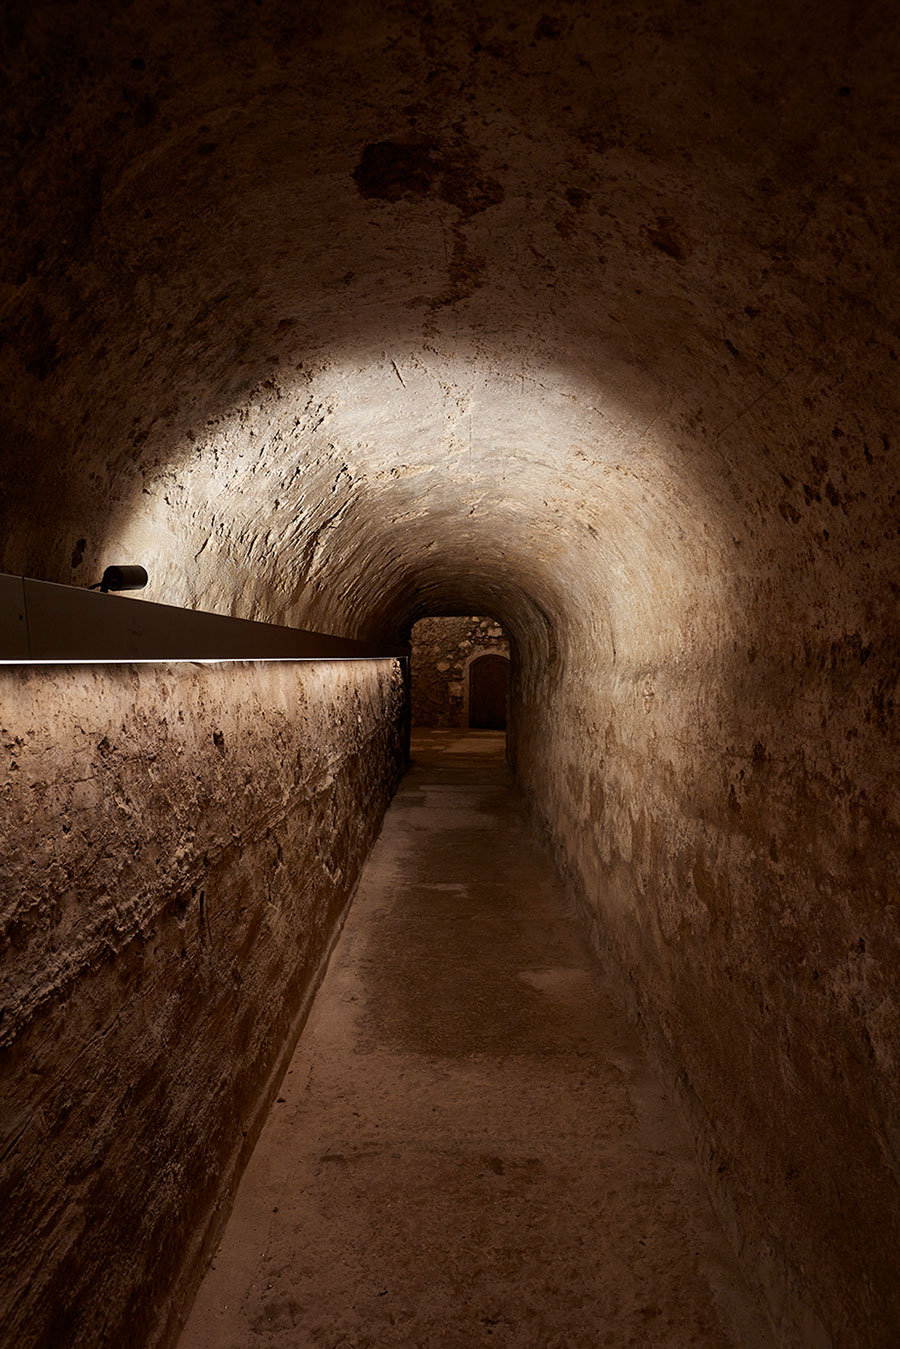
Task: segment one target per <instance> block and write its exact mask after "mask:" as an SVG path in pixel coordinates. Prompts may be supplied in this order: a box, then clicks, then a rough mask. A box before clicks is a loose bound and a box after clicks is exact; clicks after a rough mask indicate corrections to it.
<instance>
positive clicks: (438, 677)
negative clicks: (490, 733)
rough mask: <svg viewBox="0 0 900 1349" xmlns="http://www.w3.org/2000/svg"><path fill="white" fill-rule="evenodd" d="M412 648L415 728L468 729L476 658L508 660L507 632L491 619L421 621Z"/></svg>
mask: <svg viewBox="0 0 900 1349" xmlns="http://www.w3.org/2000/svg"><path fill="white" fill-rule="evenodd" d="M411 644H412V657H411V662H410V667H411V675H412V724H413V726H447V727H453V726H467V725H468V724H469V715H468V714H469V687H468V667H469V664H470V662H471V659H472V657H473V656H476V655H487V654H495V655H499V656H508V655H509V642H508V641H507V639H506V637H505V636H504V634H503V629H502V628H501V627H500V625H499V624H498V623H496V622H495V621H494V619H492V618H479V617H470V618H422V619H420V620H419V622H418V623H416V624H415V625H414V627H413V630H412V638H411Z"/></svg>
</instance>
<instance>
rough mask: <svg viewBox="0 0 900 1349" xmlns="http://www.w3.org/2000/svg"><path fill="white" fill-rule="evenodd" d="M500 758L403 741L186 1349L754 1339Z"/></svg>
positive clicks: (427, 741)
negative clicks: (403, 752) (405, 750)
mask: <svg viewBox="0 0 900 1349" xmlns="http://www.w3.org/2000/svg"><path fill="white" fill-rule="evenodd" d="M503 744H504V737H503V735H502V734H497V733H494V732H458V731H439V732H436V731H424V732H417V733H416V734H415V737H414V742H413V767H412V770H411V772H410V773H409V775H408V776H407V778H406V779H405V780H404V782H403V784H402V786H401V789H400V791H399V793H398V795H397V797H396V799H395V802H394V804H393V806H392V807H391V809H390V810H389V812H388V815H387V817H386V820H385V825H384V829H383V832H382V834H381V837H380V839H379V841H378V843H377V844H376V846H375V849H374V851H373V853H372V855H371V857H370V860H369V862H368V864H367V867H366V869H365V872H364V875H363V878H362V882H361V885H360V888H359V891H358V894H357V897H356V900H355V902H354V904H353V906H352V909H351V912H350V914H349V917H348V919H347V923H346V925H345V928H344V931H343V933H342V935H341V937H340V940H339V942H338V944H337V946H336V948H335V951H334V953H333V956H332V959H331V963H330V966H329V969H328V972H327V975H326V977H325V980H324V983H323V985H322V987H321V989H320V991H319V993H318V996H317V998H316V1001H315V1003H314V1006H313V1009H312V1013H311V1015H310V1018H309V1021H308V1023H307V1027H306V1030H305V1031H304V1034H303V1035H302V1036H301V1039H300V1043H299V1045H298V1048H297V1050H296V1053H295V1055H294V1058H293V1060H292V1064H291V1067H290V1069H289V1072H288V1074H287V1076H286V1078H285V1081H284V1083H283V1085H282V1089H281V1091H280V1093H279V1097H278V1100H277V1103H276V1104H275V1105H274V1106H273V1108H272V1112H271V1115H270V1118H269V1120H268V1122H267V1124H266V1126H265V1128H264V1130H263V1134H262V1137H261V1139H260V1141H259V1144H258V1146H257V1148H256V1151H255V1153H254V1156H253V1158H252V1160H251V1162H250V1165H249V1167H248V1169H247V1171H246V1173H245V1175H244V1178H243V1180H242V1183H241V1186H240V1189H239V1192H238V1196H237V1201H236V1203H235V1207H234V1211H233V1213H232V1216H231V1218H230V1220H229V1223H228V1226H227V1228H226V1231H225V1235H224V1239H223V1241H222V1244H221V1246H220V1249H219V1251H218V1253H217V1255H216V1258H215V1261H214V1263H213V1267H212V1268H211V1270H210V1271H209V1273H208V1275H207V1277H206V1279H205V1281H204V1283H203V1284H202V1286H201V1288H200V1292H199V1294H198V1297H197V1299H196V1301H195V1304H194V1307H193V1310H192V1312H191V1315H190V1318H189V1321H188V1324H187V1326H186V1328H185V1330H184V1333H183V1336H182V1339H181V1349H246V1346H254V1345H278V1346H284V1347H285V1349H287V1346H291V1347H292V1349H295V1347H297V1346H306V1345H327V1346H332V1347H333V1349H337V1346H348V1347H349V1346H353V1349H361V1347H362V1346H382V1345H409V1346H442V1349H443V1347H444V1346H448V1347H449V1346H453V1347H454V1349H466V1347H468V1346H473V1345H480V1344H493V1345H497V1344H500V1345H508V1346H540V1347H541V1349H550V1346H557V1347H558V1349H563V1346H564V1347H565V1349H574V1347H575V1346H585V1349H587V1346H596V1345H612V1346H624V1345H634V1346H646V1345H665V1346H667V1349H677V1347H678V1346H684V1345H698V1346H703V1347H704V1349H712V1347H713V1346H725V1345H733V1346H741V1347H742V1349H744V1347H745V1346H757V1345H759V1346H762V1345H765V1344H766V1343H767V1342H768V1341H767V1339H766V1334H765V1331H764V1330H763V1328H762V1325H761V1323H760V1321H759V1320H758V1317H757V1313H756V1312H755V1310H754V1306H753V1302H752V1299H751V1298H750V1296H749V1294H748V1292H747V1290H746V1288H745V1286H744V1284H743V1282H742V1279H741V1276H740V1274H739V1272H738V1270H737V1267H736V1264H735V1262H734V1260H733V1257H732V1256H731V1254H730V1251H729V1249H728V1247H727V1245H726V1242H725V1239H724V1237H723V1235H722V1233H721V1230H720V1228H719V1227H718V1224H717V1222H716V1219H715V1218H714V1216H713V1213H712V1210H711V1208H710V1206H709V1203H708V1200H707V1199H706V1197H705V1194H704V1191H703V1187H702V1184H701V1181H700V1178H699V1173H698V1171H697V1170H696V1168H695V1165H694V1163H693V1160H692V1157H691V1153H690V1148H689V1145H688V1141H687V1138H686V1135H685V1131H684V1128H683V1126H682V1125H681V1122H680V1119H679V1117H678V1116H677V1113H676V1111H675V1108H674V1106H673V1105H672V1104H671V1103H670V1102H669V1101H668V1099H667V1098H666V1096H665V1094H664V1093H663V1092H662V1091H661V1090H660V1088H659V1086H658V1085H657V1083H656V1081H655V1079H654V1077H653V1075H652V1073H651V1071H650V1070H649V1069H648V1066H647V1063H646V1060H645V1058H644V1056H643V1054H642V1051H641V1048H640V1044H639V1042H638V1040H637V1037H636V1035H635V1033H634V1031H633V1030H632V1029H631V1028H630V1026H629V1024H628V1022H627V1021H626V1020H625V1019H624V1018H623V1015H622V1013H621V1012H620V1011H619V1010H618V1008H617V1005H616V1003H615V1001H614V1000H613V998H612V997H611V995H610V992H609V990H608V989H607V987H606V985H605V982H604V979H603V976H602V975H601V973H600V972H599V970H598V968H597V965H596V962H595V960H594V958H593V956H592V954H591V951H590V949H589V947H588V945H587V942H586V940H585V938H584V936H583V934H582V931H581V929H580V926H579V925H578V924H577V922H576V921H575V919H574V917H573V915H572V914H571V913H570V911H569V906H568V905H567V903H566V899H565V895H564V892H563V890H562V887H561V885H560V883H559V881H558V879H557V877H556V875H555V872H554V871H553V868H552V865H551V863H550V861H549V859H548V858H547V856H546V855H545V854H544V853H543V851H542V850H541V848H540V847H539V845H538V843H537V842H536V841H535V839H534V838H533V836H532V835H531V833H530V831H529V829H528V826H527V824H526V822H525V820H524V818H523V816H522V813H521V808H520V805H519V802H518V798H517V796H516V794H515V792H514V790H513V789H512V788H511V787H510V786H509V782H508V778H507V776H506V771H505V766H504V762H503Z"/></svg>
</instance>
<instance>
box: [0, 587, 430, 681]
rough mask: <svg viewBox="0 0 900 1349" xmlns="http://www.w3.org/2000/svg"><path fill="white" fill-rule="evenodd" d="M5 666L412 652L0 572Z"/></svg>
mask: <svg viewBox="0 0 900 1349" xmlns="http://www.w3.org/2000/svg"><path fill="white" fill-rule="evenodd" d="M0 634H2V636H0V664H4V665H132V664H134V665H146V664H155V663H170V662H175V661H193V662H201V661H206V662H210V663H212V662H218V661H242V660H245V661H246V660H259V661H309V660H383V659H391V658H398V657H401V656H408V655H409V648H408V647H401V646H379V645H375V644H372V643H369V642H357V641H354V640H352V639H350V638H348V637H332V636H330V635H329V634H327V633H324V632H308V631H306V630H305V629H303V628H285V627H281V626H279V625H278V624H276V623H254V622H252V621H251V620H250V619H245V618H228V617H226V616H225V615H223V614H210V613H206V612H204V611H203V610H195V609H179V608H177V607H176V606H175V605H171V604H155V603H153V602H152V601H150V600H130V599H125V598H124V597H123V596H121V595H107V594H101V593H99V592H98V591H96V590H82V589H80V588H79V587H77V586H66V585H55V584H53V583H52V582H50V581H35V580H32V579H31V578H30V577H27V576H8V575H4V574H0Z"/></svg>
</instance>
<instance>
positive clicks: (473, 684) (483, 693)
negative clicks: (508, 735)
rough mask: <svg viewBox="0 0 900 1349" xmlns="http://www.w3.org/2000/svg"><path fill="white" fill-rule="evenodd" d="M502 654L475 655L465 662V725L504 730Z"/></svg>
mask: <svg viewBox="0 0 900 1349" xmlns="http://www.w3.org/2000/svg"><path fill="white" fill-rule="evenodd" d="M508 685H509V661H508V660H507V658H506V656H479V657H478V659H477V660H473V661H472V664H471V665H470V666H469V725H470V726H473V727H478V728H479V729H480V730H486V731H487V730H490V731H505V730H506V690H507V687H508Z"/></svg>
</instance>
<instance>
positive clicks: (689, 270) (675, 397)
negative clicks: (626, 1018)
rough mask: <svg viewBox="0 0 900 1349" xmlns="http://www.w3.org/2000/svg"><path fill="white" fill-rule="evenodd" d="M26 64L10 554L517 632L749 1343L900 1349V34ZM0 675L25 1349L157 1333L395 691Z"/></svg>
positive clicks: (8, 255)
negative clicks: (741, 1294) (740, 1271)
mask: <svg viewBox="0 0 900 1349" xmlns="http://www.w3.org/2000/svg"><path fill="white" fill-rule="evenodd" d="M2 24H3V30H2V39H0V41H2V71H3V87H4V98H3V105H4V123H3V124H4V143H5V165H6V167H5V172H4V175H3V188H2V194H3V199H4V214H3V225H2V239H3V248H2V267H3V289H2V301H0V305H2V308H0V313H2V319H0V365H2V386H3V393H4V397H3V404H2V410H0V426H2V455H0V501H2V508H0V509H2V535H0V570H2V571H3V572H4V573H8V574H11V575H15V576H25V577H33V578H37V579H39V580H44V581H51V582H56V583H62V584H65V585H71V586H76V587H84V586H88V585H91V584H93V583H95V582H97V581H98V580H99V579H100V576H101V574H102V572H103V569H104V568H105V567H106V566H108V565H110V564H116V565H119V564H121V565H124V564H140V565H143V566H144V567H146V569H147V572H148V574H149V577H150V582H149V585H148V587H147V589H146V591H145V592H143V593H144V595H145V597H146V599H147V600H149V601H151V602H157V603H164V604H169V605H175V606H181V607H184V608H187V609H201V610H207V611H210V612H214V613H219V614H223V615H231V616H235V617H239V618H243V619H253V620H257V621H266V622H276V623H280V624H285V625H290V626H296V627H301V628H307V629H312V630H316V631H321V632H324V633H331V634H335V635H338V636H344V637H351V638H358V639H365V640H368V641H371V642H377V643H382V644H391V643H403V642H405V641H406V640H407V639H408V637H409V633H410V631H411V629H412V627H413V625H414V624H416V623H417V622H419V621H420V620H422V619H425V618H438V617H452V616H463V615H481V616H486V618H487V619H489V620H490V621H492V622H494V623H496V624H497V625H498V626H499V627H500V628H502V630H503V632H504V633H505V634H506V635H507V636H508V638H509V642H510V653H511V662H510V684H509V702H508V708H509V712H508V715H509V726H508V761H509V766H510V770H511V772H512V773H513V774H514V777H515V782H516V788H517V791H518V792H519V794H520V796H521V799H522V802H523V804H524V808H525V809H526V810H527V812H528V816H529V818H530V820H531V822H532V825H533V828H534V830H535V832H536V834H537V835H538V836H539V837H541V838H542V839H544V840H545V841H546V845H547V847H548V848H549V849H550V851H551V854H552V856H553V859H554V862H555V865H556V867H557V869H558V872H559V875H560V877H561V878H562V882H563V884H564V886H565V890H566V894H567V896H568V902H570V903H571V904H572V905H573V907H574V910H575V911H576V912H577V914H578V915H579V921H580V922H581V924H582V925H583V928H584V931H585V932H587V933H588V934H589V936H590V939H591V941H592V943H593V945H594V948H595V951H596V956H597V960H598V962H600V963H601V964H602V965H603V967H604V968H605V969H608V970H609V971H610V972H611V977H613V978H614V979H615V981H616V983H617V987H618V989H619V991H620V996H621V999H622V1002H623V1005H624V1006H626V1007H627V1008H628V1012H629V1015H630V1016H631V1018H632V1020H633V1022H634V1024H635V1025H637V1026H638V1027H639V1028H640V1032H641V1035H642V1036H643V1038H644V1042H645V1043H646V1045H647V1046H648V1052H649V1053H650V1054H651V1055H652V1056H653V1061H654V1062H655V1063H656V1064H657V1066H658V1070H659V1072H660V1073H661V1074H662V1076H663V1078H664V1080H665V1081H666V1082H667V1083H668V1084H669V1090H670V1091H671V1092H672V1093H673V1095H674V1097H676V1098H677V1100H678V1102H679V1106H680V1109H681V1110H682V1112H683V1114H684V1117H685V1119H686V1120H687V1123H688V1127H689V1129H690V1132H691V1137H692V1139H693V1144H694V1147H695V1150H696V1156H697V1158H698V1160H699V1165H700V1167H701V1169H702V1172H703V1175H704V1177H705V1181H706V1184H707V1185H708V1187H709V1192H710V1194H711V1195H712V1198H713V1201H714V1203H715V1205H716V1209H717V1211H718V1212H719V1214H720V1215H721V1221H722V1223H723V1226H724V1229H725V1231H726V1232H727V1234H728V1238H729V1240H730V1242H731V1243H732V1245H733V1247H734V1249H735V1250H736V1251H737V1252H738V1254H739V1256H740V1259H741V1261H742V1262H743V1265H744V1267H745V1268H746V1269H747V1271H748V1277H749V1278H750V1279H751V1281H752V1283H753V1285H754V1287H755V1288H757V1290H758V1293H759V1297H760V1299H761V1304H762V1305H764V1306H765V1307H766V1308H767V1311H766V1315H767V1316H768V1317H769V1318H770V1321H771V1324H772V1327H773V1334H774V1336H775V1342H777V1343H780V1344H784V1345H804V1346H806V1345H815V1346H820V1345H823V1346H824V1345H836V1346H837V1345H840V1346H873V1347H874V1346H888V1345H893V1344H895V1343H896V1342H897V1337H898V1335H900V1294H898V1282H897V1277H896V1275H897V1255H896V1252H897V1249H898V1244H900V1190H898V1181H900V1125H898V1120H900V1113H898V1107H900V1100H898V1087H897V1084H898V1081H900V1072H898V1068H900V1065H898V1047H900V1021H898V1012H900V1002H898V992H897V975H898V969H900V952H898V924H897V916H898V888H897V878H898V875H900V865H898V864H900V857H898V837H900V836H898V823H900V820H898V796H897V791H896V773H897V721H896V707H895V701H896V690H897V680H898V657H900V640H898V633H900V627H898V618H897V612H898V611H897V601H898V584H900V565H898V564H900V514H898V503H900V496H898V458H897V451H896V442H897V438H898V436H900V427H898V398H900V394H898V390H900V381H898V364H897V362H898V352H900V332H898V328H897V313H898V296H897V281H898V266H897V240H896V229H895V218H896V202H897V199H898V192H900V181H898V154H897V143H898V140H897V136H898V125H897V115H898V94H897V86H896V73H895V72H896V69H897V65H898V58H900V51H898V46H900V44H898V22H897V15H896V11H895V8H894V6H892V5H889V4H888V3H887V0H871V2H869V0H865V2H864V3H860V4H857V5H854V6H850V5H847V4H842V3H838V0H826V3H825V4H824V5H823V4H815V5H814V4H812V3H811V0H786V2H785V3H784V4H781V5H778V6H776V7H770V6H763V5H761V4H759V3H756V2H755V0H751V3H740V4H739V3H737V0H721V3H716V4H713V3H711V0H691V2H690V3H688V2H686V0H685V2H683V3H675V0H635V3H633V4H624V3H613V4H609V5H605V6H600V5H594V4H591V3H589V0H558V3H557V2H554V3H551V2H550V0H546V4H541V5H531V4H522V3H519V4H512V3H508V2H507V0H489V3H486V4H474V3H469V0H385V2H384V3H380V4H374V3H372V2H371V0H346V3H343V2H342V3H337V4H334V5H331V6H324V5H319V4H313V3H310V2H309V0H291V3H288V2H287V0H258V2H257V3H252V4H251V3H246V2H245V0H229V2H228V3H207V2H206V0H196V3H193V4H190V5H188V4H186V3H183V0H173V3H170V4H166V5H160V4H154V3H151V0H132V2H131V3H128V4H122V5H119V6H111V7H109V8H108V9H107V10H105V11H104V12H103V14H102V15H100V14H99V12H98V11H97V9H96V7H94V8H93V9H92V7H91V6H89V5H88V4H85V3H83V2H82V3H74V0H73V2H71V3H70V2H69V0H58V2H57V3H49V0H35V2H34V3H25V0H8V3H7V4H6V5H5V6H4V11H3V17H2ZM129 602H138V603H140V602H141V600H137V601H129ZM110 603H125V601H124V600H121V601H120V600H116V599H115V598H113V597H111V599H110ZM2 684H3V696H2V704H0V705H2V736H3V760H2V782H3V799H4V802H5V808H4V812H3V817H2V818H3V846H2V854H0V856H2V885H0V930H2V932H3V958H2V968H3V999H2V1005H3V1013H2V1017H0V1042H2V1055H3V1059H2V1062H3V1067H2V1072H3V1089H2V1102H3V1104H2V1119H3V1128H2V1135H3V1143H2V1155H3V1162H2V1164H0V1166H2V1173H0V1174H2V1180H0V1193H2V1207H3V1213H4V1221H3V1227H4V1236H3V1239H2V1246H3V1251H2V1263H3V1267H4V1272H3V1276H2V1284H3V1295H2V1311H0V1317H2V1321H0V1324H2V1325H3V1326H4V1329H3V1331H2V1334H3V1337H4V1342H5V1343H9V1344H10V1345H12V1344H16V1345H23V1346H24V1345H29V1346H32V1345H41V1346H53V1347H54V1349H56V1346H68V1345H76V1344H77V1345H101V1344H104V1345H106V1344H109V1345H116V1344H124V1343H129V1344H147V1345H156V1344H170V1343H174V1337H175V1336H176V1335H177V1333H178V1329H179V1327H180V1325H181V1324H182V1322H183V1320H184V1318H185V1316H186V1315H187V1310H188V1308H189V1305H190V1301H191V1297H192V1296H193V1293H194V1291H195V1289H196V1287H197V1284H198V1281H199V1279H200V1277H201V1274H202V1272H203V1269H204V1268H205V1267H206V1264H207V1263H208V1261H209V1259H210V1256H211V1253H212V1251H213V1250H214V1248H215V1243H216V1241H217V1239H218V1236H219V1234H220V1232H221V1230H222V1225H223V1223H224V1219H225V1216H226V1215H227V1212H228V1208H229V1205H230V1202H231V1196H232V1195H233V1193H234V1188H235V1185H236V1184H237V1181H238V1178H239V1176H240V1174H241V1172H242V1170H243V1168H244V1167H245V1165H246V1163H247V1159H248V1157H249V1156H250V1153H251V1150H252V1147H253V1144H254V1142H255V1139H256V1137H257V1135H258V1133H259V1131H260V1128H261V1127H262V1121H263V1119H264V1118H265V1115H266V1112H267V1110H268V1108H269V1106H270V1104H271V1103H272V1101H273V1099H274V1097H275V1095H276V1092H277V1089H278V1083H279V1081H280V1080H281V1075H282V1074H283V1072H284V1069H285V1065H286V1063H287V1062H288V1058H289V1055H290V1053H291V1050H292V1048H293V1045H294V1043H295V1041H296V1039H297V1035H298V1033H299V1030H300V1028H301V1026H302V1025H303V1022H304V1019H305V1017H306V1015H307V1012H308V1008H309V1005H310V999H311V997H312V995H313V992H314V989H315V987H316V983H317V980H318V977H319V972H320V971H321V968H322V966H323V962H324V961H325V960H326V958H327V955H328V952H329V950H330V947H331V943H332V941H333V938H334V934H335V932H336V931H337V928H338V926H339V925H340V922H341V920H342V915H343V914H344V912H345V910H346V907H347V904H348V903H349V901H350V900H351V898H352V896H353V893H354V888H355V886H356V884H357V880H358V877H359V875H360V872H361V868H362V867H363V864H364V862H365V859H366V856H367V855H368V853H369V850H370V848H371V846H372V844H373V841H374V840H375V838H376V836H377V834H378V831H379V828H380V827H381V821H382V817H383V815H384V812H385V810H386V809H387V807H388V804H389V802H390V800H391V797H392V795H393V793H394V791H395V789H396V787H397V784H398V782H399V781H400V778H401V775H402V772H403V769H404V765H405V735H406V724H407V721H408V703H407V699H408V687H407V680H406V674H405V667H404V663H403V662H402V661H398V660H396V659H393V658H387V657H386V658H384V659H380V660H379V659H373V660H371V661H365V662H333V663H309V664H291V663H284V664H265V663H254V662H239V663H234V664H230V663H221V664H215V665H209V664H203V663H199V662H196V663H195V662H182V663H177V664H176V663H166V662H162V663H159V664H149V665H128V664H125V665H121V666H114V667H113V666H110V667H104V666H90V667H86V666H79V665H65V666H57V667H38V666H35V667H29V666H22V667H12V666H10V667H6V666H4V668H3V671H2Z"/></svg>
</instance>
